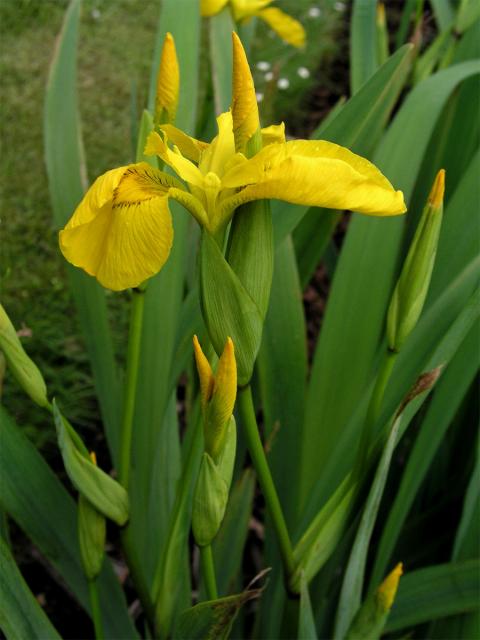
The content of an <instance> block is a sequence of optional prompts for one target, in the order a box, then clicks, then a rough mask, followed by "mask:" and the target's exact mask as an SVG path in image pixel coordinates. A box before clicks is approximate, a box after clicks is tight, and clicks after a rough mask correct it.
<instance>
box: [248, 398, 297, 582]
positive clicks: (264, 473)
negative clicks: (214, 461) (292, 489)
mask: <svg viewBox="0 0 480 640" xmlns="http://www.w3.org/2000/svg"><path fill="white" fill-rule="evenodd" d="M237 402H238V408H239V411H240V417H241V421H242V426H243V428H244V431H245V436H246V438H247V446H248V450H249V452H250V456H251V458H252V461H253V466H254V467H255V470H256V472H257V476H258V482H259V483H260V487H261V488H262V491H263V495H264V498H265V502H266V504H267V509H268V511H269V514H270V517H271V519H272V522H273V527H274V529H275V533H276V536H277V541H278V545H279V547H280V553H281V555H282V560H283V565H284V568H285V572H286V574H287V576H288V577H290V576H291V575H292V573H293V571H294V569H295V561H294V558H293V549H292V543H291V541H290V536H289V534H288V529H287V523H286V522H285V517H284V515H283V511H282V507H281V505H280V500H279V498H278V494H277V490H276V489H275V485H274V483H273V478H272V474H271V472H270V468H269V466H268V462H267V458H266V456H265V451H264V449H263V445H262V441H261V440H260V434H259V432H258V426H257V419H256V417H255V410H254V407H253V399H252V391H251V389H250V385H248V386H247V387H245V388H243V389H241V390H239V392H238V396H237Z"/></svg>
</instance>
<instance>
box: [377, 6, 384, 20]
mask: <svg viewBox="0 0 480 640" xmlns="http://www.w3.org/2000/svg"><path fill="white" fill-rule="evenodd" d="M377 22H378V23H379V24H380V25H384V24H385V5H384V4H383V2H379V3H378V4H377Z"/></svg>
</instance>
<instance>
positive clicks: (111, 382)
mask: <svg viewBox="0 0 480 640" xmlns="http://www.w3.org/2000/svg"><path fill="white" fill-rule="evenodd" d="M79 17H80V0H72V2H71V3H70V6H69V8H68V10H67V12H66V14H65V20H64V23H63V27H62V31H61V33H60V36H59V40H58V42H57V47H56V50H55V54H54V57H53V60H52V63H51V66H50V73H49V78H48V85H47V91H46V99H45V111H44V135H45V161H46V165H47V173H48V182H49V189H50V197H51V201H52V209H53V216H54V220H55V224H56V226H57V227H63V225H64V224H65V223H66V222H67V220H68V218H69V217H70V216H71V215H72V213H73V211H74V210H75V207H76V206H77V205H78V203H79V202H80V200H81V198H82V196H83V192H84V188H85V186H86V175H85V166H84V154H83V146H82V139H81V134H80V123H79V118H78V105H77V86H76V85H77V70H76V60H77V40H78V23H79ZM68 276H69V282H70V287H71V290H72V294H73V297H74V300H75V305H76V307H77V313H78V316H79V320H80V325H81V329H82V333H83V336H84V339H85V343H86V346H87V351H88V355H89V358H90V363H91V366H92V371H93V376H94V380H95V387H96V390H97V395H98V398H99V402H100V407H101V411H102V418H103V421H104V424H105V427H106V432H107V439H108V444H109V447H110V452H111V454H112V456H113V459H114V461H115V460H116V458H117V454H118V444H119V433H118V424H119V403H118V400H119V397H120V396H119V393H118V391H119V386H118V374H117V370H116V367H115V358H114V350H113V344H112V339H111V333H110V331H109V325H108V319H107V307H106V302H105V296H104V292H103V290H102V288H101V287H100V286H99V285H98V284H97V283H96V282H95V280H94V279H93V278H91V277H89V276H87V275H86V274H85V273H83V272H81V271H80V270H79V269H75V268H73V267H70V266H69V267H68Z"/></svg>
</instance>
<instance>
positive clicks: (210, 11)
mask: <svg viewBox="0 0 480 640" xmlns="http://www.w3.org/2000/svg"><path fill="white" fill-rule="evenodd" d="M227 2H228V0H201V2H200V13H201V14H202V16H203V17H204V18H208V17H209V16H214V15H215V14H216V13H219V12H220V11H221V10H222V9H223V7H224V6H225V5H226V4H227Z"/></svg>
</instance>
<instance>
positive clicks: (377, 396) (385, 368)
mask: <svg viewBox="0 0 480 640" xmlns="http://www.w3.org/2000/svg"><path fill="white" fill-rule="evenodd" d="M397 355H398V354H397V353H396V352H393V351H386V352H385V354H384V356H383V360H382V362H381V364H380V368H379V370H378V374H377V378H376V380H375V385H374V387H373V391H372V395H371V396H370V403H369V405H368V409H367V415H366V418H365V423H364V426H363V431H362V436H361V439H360V446H359V448H358V454H357V460H356V463H355V467H354V469H355V472H354V475H355V473H356V476H357V477H358V476H359V475H360V476H361V474H362V472H363V471H364V470H365V464H366V462H367V460H368V452H369V449H370V445H371V443H372V436H373V429H374V427H375V423H376V422H377V420H378V418H379V417H380V411H381V408H382V402H383V397H384V395H385V389H386V388H387V384H388V381H389V379H390V376H391V373H392V370H393V365H394V364H395V360H396V357H397Z"/></svg>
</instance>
